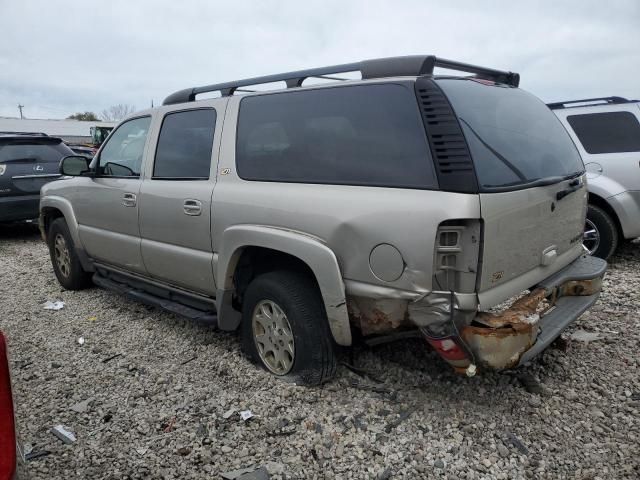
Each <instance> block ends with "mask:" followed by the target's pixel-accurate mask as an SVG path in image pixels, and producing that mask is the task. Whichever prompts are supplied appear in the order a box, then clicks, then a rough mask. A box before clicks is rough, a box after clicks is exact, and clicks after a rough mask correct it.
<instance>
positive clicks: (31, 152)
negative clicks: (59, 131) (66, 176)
mask: <svg viewBox="0 0 640 480" xmlns="http://www.w3.org/2000/svg"><path fill="white" fill-rule="evenodd" d="M72 154H73V152H70V150H69V149H68V148H65V146H64V145H63V144H62V143H61V142H58V143H33V142H29V141H23V140H15V141H12V142H11V143H8V144H2V143H0V162H6V161H7V160H14V161H15V160H23V161H25V162H27V161H32V162H36V163H57V162H59V161H60V160H61V159H62V157H66V156H67V155H72Z"/></svg>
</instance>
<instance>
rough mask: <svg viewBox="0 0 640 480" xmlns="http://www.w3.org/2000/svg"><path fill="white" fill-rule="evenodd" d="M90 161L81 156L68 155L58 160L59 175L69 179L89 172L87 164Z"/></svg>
mask: <svg viewBox="0 0 640 480" xmlns="http://www.w3.org/2000/svg"><path fill="white" fill-rule="evenodd" d="M90 162H91V161H90V160H89V159H88V158H87V157H83V156H81V155H69V156H68V157H64V158H63V159H62V160H60V174H61V175H67V176H70V177H78V176H80V175H83V174H86V173H87V172H89V163H90Z"/></svg>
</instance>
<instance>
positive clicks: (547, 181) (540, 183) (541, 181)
mask: <svg viewBox="0 0 640 480" xmlns="http://www.w3.org/2000/svg"><path fill="white" fill-rule="evenodd" d="M563 180H564V177H559V176H554V177H544V178H537V179H535V180H531V181H529V182H511V183H503V184H501V185H483V186H484V188H490V189H492V190H494V191H497V192H499V191H501V190H512V189H513V187H524V188H533V187H544V186H545V185H553V184H554V183H560V182H561V181H563Z"/></svg>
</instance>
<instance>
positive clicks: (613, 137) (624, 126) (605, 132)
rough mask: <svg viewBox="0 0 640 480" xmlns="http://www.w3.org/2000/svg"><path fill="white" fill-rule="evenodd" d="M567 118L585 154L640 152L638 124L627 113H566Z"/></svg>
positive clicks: (639, 128) (633, 117)
mask: <svg viewBox="0 0 640 480" xmlns="http://www.w3.org/2000/svg"><path fill="white" fill-rule="evenodd" d="M567 121H568V122H569V125H571V128H573V131H574V132H576V135H577V136H578V139H579V140H580V143H582V146H583V147H584V149H585V151H586V152H587V153H621V152H637V151H640V123H638V119H637V118H636V117H635V115H633V114H632V113H631V112H605V113H587V114H584V115H569V116H568V117H567Z"/></svg>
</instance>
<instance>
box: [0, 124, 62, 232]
mask: <svg viewBox="0 0 640 480" xmlns="http://www.w3.org/2000/svg"><path fill="white" fill-rule="evenodd" d="M67 155H74V153H73V150H71V149H70V148H69V147H67V146H66V145H65V144H64V143H63V141H62V140H61V139H60V138H57V137H49V136H47V135H45V134H42V133H4V132H0V222H13V221H16V220H28V219H32V218H37V216H38V203H39V201H40V187H42V185H44V184H45V183H47V182H50V181H51V180H55V179H56V178H58V177H60V173H59V171H58V165H59V163H60V160H61V159H62V158H63V157H66V156H67Z"/></svg>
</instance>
